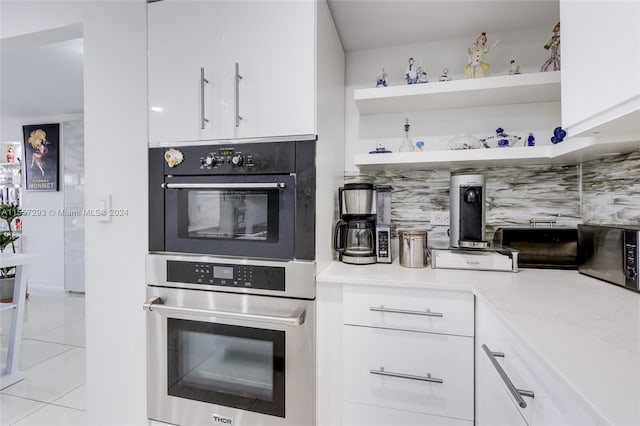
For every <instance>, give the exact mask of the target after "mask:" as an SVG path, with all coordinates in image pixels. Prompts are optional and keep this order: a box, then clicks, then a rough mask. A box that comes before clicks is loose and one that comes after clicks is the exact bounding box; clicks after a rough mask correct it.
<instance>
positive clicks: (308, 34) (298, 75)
mask: <svg viewBox="0 0 640 426" xmlns="http://www.w3.org/2000/svg"><path fill="white" fill-rule="evenodd" d="M314 8H315V5H314V2H313V1H256V2H246V1H239V2H232V3H229V4H228V7H227V11H226V13H225V20H226V21H227V22H229V23H230V24H231V25H228V28H227V29H226V31H225V42H226V45H227V61H228V62H229V64H228V67H226V68H225V73H224V74H225V77H224V78H225V82H226V83H225V84H227V83H228V84H230V86H225V87H228V90H227V93H231V94H232V95H233V96H232V99H231V103H230V104H229V105H228V107H229V108H228V109H227V112H228V113H230V114H229V119H228V120H226V122H228V123H231V124H232V127H231V129H230V130H231V131H230V132H227V134H226V137H228V138H247V137H262V136H280V135H298V134H312V133H314V121H315V110H314V106H315V105H314V96H315V62H314V57H315V49H314V46H315V39H314V35H315V25H314ZM236 63H237V64H238V68H239V74H240V76H242V78H241V79H239V80H238V82H237V88H236V76H235V64H236ZM236 91H237V97H236ZM227 99H229V97H227ZM236 99H237V102H236ZM236 114H238V115H239V116H240V117H242V119H241V120H236Z"/></svg>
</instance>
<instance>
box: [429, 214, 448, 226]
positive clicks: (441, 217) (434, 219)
mask: <svg viewBox="0 0 640 426" xmlns="http://www.w3.org/2000/svg"><path fill="white" fill-rule="evenodd" d="M431 224H432V225H449V210H436V211H432V212H431Z"/></svg>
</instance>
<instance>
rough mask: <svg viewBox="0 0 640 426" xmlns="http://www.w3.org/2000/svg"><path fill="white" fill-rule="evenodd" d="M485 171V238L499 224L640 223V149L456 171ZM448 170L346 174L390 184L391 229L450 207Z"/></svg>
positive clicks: (423, 224) (420, 223) (417, 223)
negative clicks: (567, 162)
mask: <svg viewBox="0 0 640 426" xmlns="http://www.w3.org/2000/svg"><path fill="white" fill-rule="evenodd" d="M456 172H463V173H469V174H475V173H477V174H482V175H484V176H485V181H486V188H487V211H486V223H487V238H488V239H491V238H493V233H494V231H495V229H496V228H497V227H500V226H529V225H530V222H529V221H530V220H532V219H533V220H539V221H549V220H553V221H555V226H571V227H573V226H576V225H577V224H578V223H581V222H592V223H594V222H595V223H627V224H640V151H634V152H632V153H630V154H626V155H618V156H614V157H609V158H606V159H604V160H597V161H591V162H588V163H584V164H582V165H577V166H521V167H491V168H475V169H464V170H456ZM449 179H450V171H449V170H424V171H421V170H419V171H414V170H384V171H383V170H381V171H368V172H360V173H358V172H354V173H348V174H346V175H345V182H355V181H360V180H365V181H370V182H372V183H374V184H380V185H381V184H389V185H391V186H392V187H393V195H392V208H391V210H392V211H391V217H392V221H393V224H394V229H398V228H415V227H419V228H426V229H430V230H434V231H437V229H434V227H432V226H431V223H430V217H431V211H434V210H449Z"/></svg>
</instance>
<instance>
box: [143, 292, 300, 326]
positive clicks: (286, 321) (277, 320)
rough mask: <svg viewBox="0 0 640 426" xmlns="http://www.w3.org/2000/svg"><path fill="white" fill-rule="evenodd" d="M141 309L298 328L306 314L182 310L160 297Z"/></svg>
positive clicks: (152, 299)
mask: <svg viewBox="0 0 640 426" xmlns="http://www.w3.org/2000/svg"><path fill="white" fill-rule="evenodd" d="M142 309H144V310H145V311H149V312H158V313H165V314H186V315H199V316H206V317H214V316H215V317H219V318H227V319H234V320H245V321H254V322H266V323H270V324H279V325H286V326H290V327H299V326H301V325H302V324H304V321H305V318H306V312H305V311H304V310H300V311H298V312H294V313H293V314H291V315H290V316H286V317H281V316H275V315H262V314H249V313H245V312H230V311H218V310H209V309H194V308H182V307H178V306H168V305H164V304H163V301H162V299H161V298H160V297H152V298H150V299H149V300H147V302H146V303H144V304H143V305H142Z"/></svg>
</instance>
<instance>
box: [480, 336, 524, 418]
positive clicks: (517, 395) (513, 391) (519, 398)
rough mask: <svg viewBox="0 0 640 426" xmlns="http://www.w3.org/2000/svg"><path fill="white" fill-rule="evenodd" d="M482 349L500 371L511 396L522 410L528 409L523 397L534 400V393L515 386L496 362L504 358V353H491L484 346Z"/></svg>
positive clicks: (499, 373)
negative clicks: (498, 358)
mask: <svg viewBox="0 0 640 426" xmlns="http://www.w3.org/2000/svg"><path fill="white" fill-rule="evenodd" d="M482 349H483V350H484V353H486V354H487V356H488V357H489V360H490V361H491V364H493V366H494V368H495V369H496V370H497V371H498V375H500V378H501V379H502V381H503V382H504V384H505V385H506V386H507V389H509V392H511V395H513V397H514V398H515V400H516V402H517V403H518V405H519V406H520V408H527V403H526V402H525V401H524V399H522V397H523V396H527V397H529V398H533V397H534V394H533V392H532V391H528V390H523V389H518V388H516V387H515V386H514V385H513V382H512V381H511V379H510V378H509V376H507V373H505V371H504V370H503V369H502V366H501V365H500V364H499V363H498V361H497V360H496V357H497V356H500V357H504V354H503V353H501V352H491V350H490V349H489V347H488V346H487V345H482Z"/></svg>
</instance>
